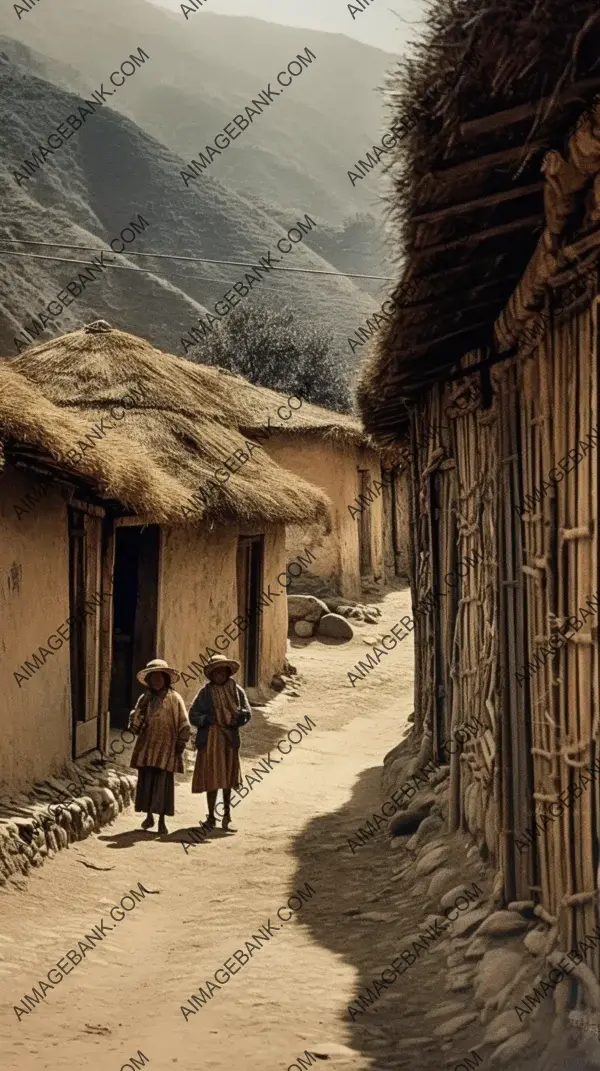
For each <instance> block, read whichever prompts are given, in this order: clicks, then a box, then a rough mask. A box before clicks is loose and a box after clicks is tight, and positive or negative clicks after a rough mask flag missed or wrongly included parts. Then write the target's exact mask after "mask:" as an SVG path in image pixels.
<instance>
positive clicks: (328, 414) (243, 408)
mask: <svg viewBox="0 0 600 1071" xmlns="http://www.w3.org/2000/svg"><path fill="white" fill-rule="evenodd" d="M189 364H190V368H189V373H190V375H191V376H194V377H195V378H196V379H197V382H198V383H199V384H201V385H202V387H203V388H204V389H206V390H209V391H210V392H211V394H212V395H215V396H216V397H217V398H218V400H219V407H220V408H222V410H223V412H224V413H225V414H226V415H227V419H228V421H229V420H230V421H231V423H232V424H233V425H234V426H235V427H237V428H238V429H239V430H240V431H242V432H244V433H245V434H248V435H252V433H253V432H256V431H264V430H271V431H272V430H274V429H277V430H278V431H281V432H286V433H287V434H289V435H293V436H311V437H318V438H322V439H325V440H329V441H331V442H336V443H339V444H340V445H352V446H365V445H368V443H369V439H368V436H367V434H366V432H365V430H364V428H363V426H362V423H361V422H360V420H358V419H357V418H356V417H353V416H349V415H348V414H346V413H336V412H334V411H333V410H331V409H324V408H322V406H320V405H312V404H311V403H310V402H304V401H303V402H302V405H301V406H300V407H298V399H297V398H292V406H293V408H292V407H290V406H288V404H287V403H288V396H287V395H286V394H280V393H279V392H278V391H275V390H270V389H269V388H268V387H257V386H256V384H255V383H250V382H249V380H247V379H244V378H243V376H238V375H235V374H234V373H233V372H229V371H226V370H224V369H222V368H215V367H213V366H211V365H206V364H196V363H194V364H192V363H191V362H189ZM290 413H291V415H290ZM286 414H287V415H286Z"/></svg>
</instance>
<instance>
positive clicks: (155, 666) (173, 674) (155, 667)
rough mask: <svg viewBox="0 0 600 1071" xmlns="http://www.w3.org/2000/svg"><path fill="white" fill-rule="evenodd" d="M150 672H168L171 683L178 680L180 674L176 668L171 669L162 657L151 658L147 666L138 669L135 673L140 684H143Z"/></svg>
mask: <svg viewBox="0 0 600 1071" xmlns="http://www.w3.org/2000/svg"><path fill="white" fill-rule="evenodd" d="M151 673H168V674H169V677H170V678H171V684H175V681H178V680H179V678H180V676H181V674H180V673H179V672H178V670H176V669H173V668H172V666H170V665H169V663H168V662H165V660H164V658H153V659H152V661H151V662H148V665H147V666H144V668H143V669H140V671H139V673H137V674H136V677H137V679H138V681H139V682H140V684H145V683H146V680H147V679H148V677H149V676H150V674H151Z"/></svg>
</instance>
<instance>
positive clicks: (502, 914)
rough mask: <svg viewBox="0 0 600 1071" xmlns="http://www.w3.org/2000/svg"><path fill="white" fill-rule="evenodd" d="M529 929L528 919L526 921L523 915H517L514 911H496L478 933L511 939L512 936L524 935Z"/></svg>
mask: <svg viewBox="0 0 600 1071" xmlns="http://www.w3.org/2000/svg"><path fill="white" fill-rule="evenodd" d="M527 927H528V922H527V919H524V918H523V917H522V915H517V914H516V913H515V912H514V911H495V912H494V914H493V915H490V916H489V918H487V919H486V920H485V922H483V923H482V925H481V926H480V927H479V931H478V933H479V934H480V935H481V934H490V935H491V936H492V937H509V936H510V935H512V934H517V933H522V932H523V930H526V929H527Z"/></svg>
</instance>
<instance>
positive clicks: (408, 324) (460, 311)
mask: <svg viewBox="0 0 600 1071" xmlns="http://www.w3.org/2000/svg"><path fill="white" fill-rule="evenodd" d="M497 305H499V306H500V311H502V309H503V308H504V306H505V305H506V299H505V298H504V296H503V295H500V296H499V297H498V299H497V300H496V302H494V301H492V299H491V298H490V299H489V300H488V301H477V302H474V303H473V304H466V303H463V304H462V305H459V304H458V303H457V302H455V304H454V308H452V309H443V308H441V307H440V305H439V303H438V304H437V305H434V306H433V310H434V311H435V322H436V324H438V323H439V322H440V320H447V319H448V317H449V316H454V317H456V316H460V315H464V314H465V313H468V312H473V310H474V309H479V310H481V309H492V310H493V309H494V308H495V307H496V306H497ZM408 311H409V312H410V311H412V310H408ZM417 311H423V310H417ZM490 315H492V316H493V318H494V320H495V319H496V317H497V315H498V313H497V312H492V313H491V314H490ZM428 322H431V321H430V320H429V321H428V320H427V319H424V320H417V321H416V322H415V321H414V320H413V321H411V320H406V321H405V320H403V321H402V330H403V331H410V332H414V331H416V330H418V329H419V327H424V326H425V325H426V324H427V323H428Z"/></svg>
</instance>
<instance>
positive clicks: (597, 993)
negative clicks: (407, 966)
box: [353, 737, 600, 1071]
mask: <svg viewBox="0 0 600 1071" xmlns="http://www.w3.org/2000/svg"><path fill="white" fill-rule="evenodd" d="M405 744H406V747H405V749H403V751H402V758H403V759H404V762H405V767H404V770H406V769H408V768H409V764H410V761H411V757H412V752H411V750H410V746H411V739H410V737H409V739H408V740H406V742H405ZM398 750H400V749H399V748H397V749H394V752H393V753H390V755H388V756H387V759H388V763H390V762H391V761H397V759H398V754H397V752H398ZM403 776H404V774H403ZM447 777H448V774H447V773H446V775H445V777H444V779H443V780H441V781H440V782H439V783H438V784H437V785H436V786H435V787H434V788H433V791H432V790H431V789H429V790H427V789H425V790H422V791H421V792H420V793H419V794H418V796H417V797H415V798H414V800H412V801H411V805H410V809H407V811H406V815H407V817H409V816H410V814H411V812H412V811H420V812H421V813H423V812H424V811H425V810H427V808H429V809H430V813H429V816H428V817H426V818H425V819H424V820H423V821H422V822H421V824H420V826H419V828H418V829H417V832H416V833H415V834H414V835H413V836H412V837H410V839H408V840H407V839H406V837H396V838H394V840H393V841H392V850H393V851H394V852H395V853H396V854H397V855H398V856H399V859H400V860H401V861H402V863H403V866H402V867H401V869H400V870H397V871H396V872H395V874H394V875H393V876H392V878H391V881H392V882H393V883H395V882H398V883H399V888H401V889H403V890H404V895H403V896H402V897H400V898H399V899H398V900H396V901H395V905H394V906H395V911H394V915H393V918H394V920H395V919H396V918H397V919H401V920H402V931H403V932H404V933H405V932H406V931H407V928H408V927H409V926H410V925H411V924H413V923H414V924H415V934H414V937H417V934H418V931H419V930H422V929H423V928H424V927H425V926H427V925H432V926H434V925H435V924H436V921H437V922H439V921H440V920H441V918H442V917H443V915H441V914H440V912H444V913H445V912H446V911H447V909H448V908H449V907H450V906H451V905H452V904H453V903H455V902H456V901H457V897H459V896H462V895H464V894H467V893H468V888H467V886H468V884H469V881H472V880H475V881H477V882H478V883H479V884H480V885H483V886H486V884H487V886H488V888H489V884H490V881H491V877H492V875H491V873H490V871H489V869H488V868H486V866H485V864H484V863H483V862H482V860H481V858H480V856H479V851H478V848H477V847H476V845H475V844H473V842H472V839H471V838H470V837H469V836H468V835H466V834H463V833H456V834H452V835H449V834H445V833H444V832H443V830H444V829H445V828H446V823H447V818H448V803H447V787H448V784H447ZM398 780H400V776H399V778H398ZM384 784H385V780H384ZM413 828H414V827H413ZM381 845H382V842H381V841H378V842H376V841H373V842H372V847H371V848H369V847H368V846H365V849H364V850H363V852H362V853H361V854H360V855H359V856H357V858H356V859H354V860H353V863H354V866H355V867H356V866H357V865H359V867H360V865H361V864H362V863H363V860H364V866H365V870H367V868H372V867H373V862H374V860H376V859H378V857H379V859H381V856H382V855H383V853H382V848H381ZM359 861H360V863H359ZM356 880H357V881H358V882H359V883H360V882H361V881H362V883H363V884H364V881H365V880H366V873H364V874H363V875H362V877H361V874H360V872H359V873H358V875H357V878H356ZM390 890H393V891H394V892H397V891H399V889H396V888H394V885H391V886H390V885H389V886H388V887H387V888H383V889H381V890H380V892H379V894H375V895H374V896H371V897H370V901H369V902H376V901H377V900H379V899H380V898H381V895H382V893H383V894H388V895H387V896H386V899H388V900H389V893H390ZM483 899H485V901H486V902H484V903H483V905H482V906H472V908H471V910H469V911H467V912H465V913H464V915H463V916H462V917H461V918H460V919H459V920H457V923H456V924H455V926H454V933H453V938H452V940H449V941H445V942H438V943H437V944H436V945H434V946H433V947H432V949H431V951H430V952H428V953H427V955H425V956H423V957H422V961H423V962H422V963H421V965H420V966H419V964H418V963H416V964H415V966H414V968H413V974H412V976H411V981H410V988H409V987H405V988H404V990H403V991H402V992H401V993H399V994H398V1004H397V1006H392V1008H391V1009H390V1008H389V1007H388V1006H387V1002H388V1001H392V1000H393V996H392V994H391V993H389V994H384V995H382V996H381V998H380V1004H382V1005H384V1008H383V1011H384V1013H386V1014H387V1015H389V1013H390V1011H391V1012H392V1015H391V1022H392V1023H393V1024H394V1030H396V1029H397V1035H396V1038H394V1041H393V1045H394V1051H395V1052H396V1054H397V1055H396V1059H397V1058H398V1054H401V1056H402V1057H407V1058H409V1059H410V1060H411V1061H413V1062H411V1063H410V1064H407V1066H410V1067H411V1068H412V1067H413V1066H414V1067H417V1063H418V1066H419V1068H420V1069H421V1071H424V1069H425V1067H426V1066H430V1067H431V1068H432V1069H433V1067H434V1066H435V1067H436V1068H437V1067H439V1066H440V1063H439V1061H438V1063H437V1064H434V1063H431V1064H430V1065H429V1064H428V1063H427V1060H428V1055H429V1053H428V1050H429V1049H431V1048H432V1047H433V1046H441V1049H442V1052H443V1053H444V1055H445V1056H446V1059H445V1060H444V1061H443V1066H445V1067H446V1068H448V1069H451V1071H463V1069H465V1068H466V1069H467V1071H470V1069H471V1068H474V1067H476V1066H479V1065H480V1064H481V1058H483V1062H484V1063H485V1064H486V1066H489V1067H491V1068H501V1067H511V1068H515V1069H518V1071H539V1068H540V1066H543V1067H544V1069H545V1071H559V1068H560V1069H562V1068H563V1067H566V1066H567V1063H566V1062H565V1060H566V1042H565V1035H566V1032H567V1027H568V1021H567V1019H566V1018H565V1016H566V1014H567V1013H566V1011H565V1008H566V1004H567V999H566V998H567V992H568V986H569V984H570V980H569V979H563V980H562V981H559V983H558V986H557V989H559V988H560V987H561V986H562V992H561V993H557V997H556V1000H555V1001H554V1002H553V1001H552V1000H550V999H548V1000H547V1001H546V1004H545V1006H544V1007H538V1008H536V1010H535V1011H534V1013H533V1014H532V1015H531V1016H530V1017H529V1019H528V1020H527V1021H526V1022H523V1023H518V1022H517V1021H516V1020H517V1016H516V1015H515V1007H514V1005H515V1001H517V1000H518V999H519V994H521V993H525V992H528V991H529V990H530V989H531V987H532V986H533V985H534V984H538V983H539V980H540V977H543V976H544V975H545V973H546V972H547V969H548V966H551V967H556V966H557V965H558V966H560V963H559V960H560V959H561V956H563V953H562V952H559V951H557V950H555V951H551V949H554V948H555V945H556V931H555V930H554V929H553V928H552V927H551V926H550V925H549V924H548V923H546V922H545V921H544V920H543V914H544V913H543V912H542V911H541V909H540V908H536V907H535V906H534V903H533V901H521V902H515V903H511V904H508V905H507V907H506V908H505V907H504V903H503V900H502V876H501V874H497V875H496V878H495V881H494V886H493V888H492V889H491V890H490V891H489V893H488V896H487V898H483ZM424 907H425V909H426V908H427V907H429V908H430V910H432V911H433V912H434V913H433V914H431V915H429V916H427V918H425V919H423V915H424ZM363 917H364V918H370V919H372V920H373V921H375V920H376V919H377V920H378V921H381V922H383V921H387V920H388V918H389V916H387V915H383V914H379V913H378V912H376V911H374V912H372V913H370V914H365V915H364V916H363ZM390 921H391V919H390ZM388 940H390V938H388ZM410 940H412V938H404V939H403V940H402V941H400V940H398V941H395V943H396V944H397V945H399V944H400V943H402V944H403V945H404V946H406V945H407V944H408V942H409V941H410ZM390 946H391V941H390ZM440 953H442V954H444V955H445V956H446V968H445V970H444V967H443V966H442V965H441V964H440V961H439V960H438V962H437V964H435V963H434V962H433V961H434V960H435V957H436V956H437V955H439V954H440ZM419 971H420V973H419ZM442 972H443V973H444V974H445V990H446V993H447V999H446V1000H444V1001H442V1002H440V995H439V991H440V988H441V981H442V979H441V978H440V974H441V973H442ZM589 975H590V977H586V976H585V973H584V972H581V968H580V975H579V980H580V982H581V988H580V990H579V994H580V997H579V999H580V1001H581V1000H583V1003H584V1006H585V1007H587V1008H588V1009H591V1008H594V1007H595V1006H596V1004H597V1005H598V1008H599V1010H600V988H599V987H598V984H597V982H596V981H595V979H593V977H591V972H589ZM396 988H398V989H401V988H402V987H401V985H400V986H399V985H398V983H396ZM435 993H437V1000H436V999H434V994H435ZM424 994H425V1001H424V1000H423V995H424ZM427 994H428V995H429V1003H430V1005H431V1010H430V1011H429V1012H426V1013H425V1014H423V1009H422V1007H421V1008H420V1009H418V1010H416V1009H415V1010H411V1005H412V1006H413V1008H414V1007H415V1006H417V1008H418V1005H419V1004H421V1005H422V1004H423V1003H425V1002H426V1001H427ZM396 1011H397V1013H398V1014H397V1016H396V1015H395V1014H394V1013H395V1012H396ZM373 1015H374V1012H372V1013H371V1017H372V1016H373ZM561 1016H562V1018H561ZM412 1018H415V1019H416V1022H415V1031H414V1032H415V1036H414V1037H407V1036H406V1035H407V1031H408V1030H409V1027H408V1026H407V1020H410V1019H412ZM396 1023H398V1028H396ZM353 1025H354V1028H355V1029H357V1028H359V1026H360V1019H359V1018H357V1021H356V1022H355V1023H354V1024H353ZM355 1047H356V1048H359V1047H361V1046H360V1045H358V1044H356V1043H355ZM431 1056H432V1057H433V1053H431ZM569 1058H570V1060H571V1061H574V1062H573V1063H571V1064H569V1065H568V1066H573V1067H575V1066H576V1067H578V1068H581V1069H582V1071H583V1069H586V1071H587V1069H588V1068H590V1067H591V1066H597V1064H594V1065H590V1064H588V1063H586V1061H585V1058H584V1051H583V1046H581V1047H580V1049H579V1051H576V1050H575V1049H574V1048H573V1045H572V1043H571V1048H570V1049H569ZM377 1066H378V1068H379V1067H381V1068H382V1069H383V1068H387V1066H388V1065H387V1064H385V1062H384V1061H383V1060H381V1059H380V1057H379V1054H378V1058H377ZM389 1066H390V1069H391V1068H393V1067H397V1066H398V1065H397V1063H396V1064H390V1065H389Z"/></svg>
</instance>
